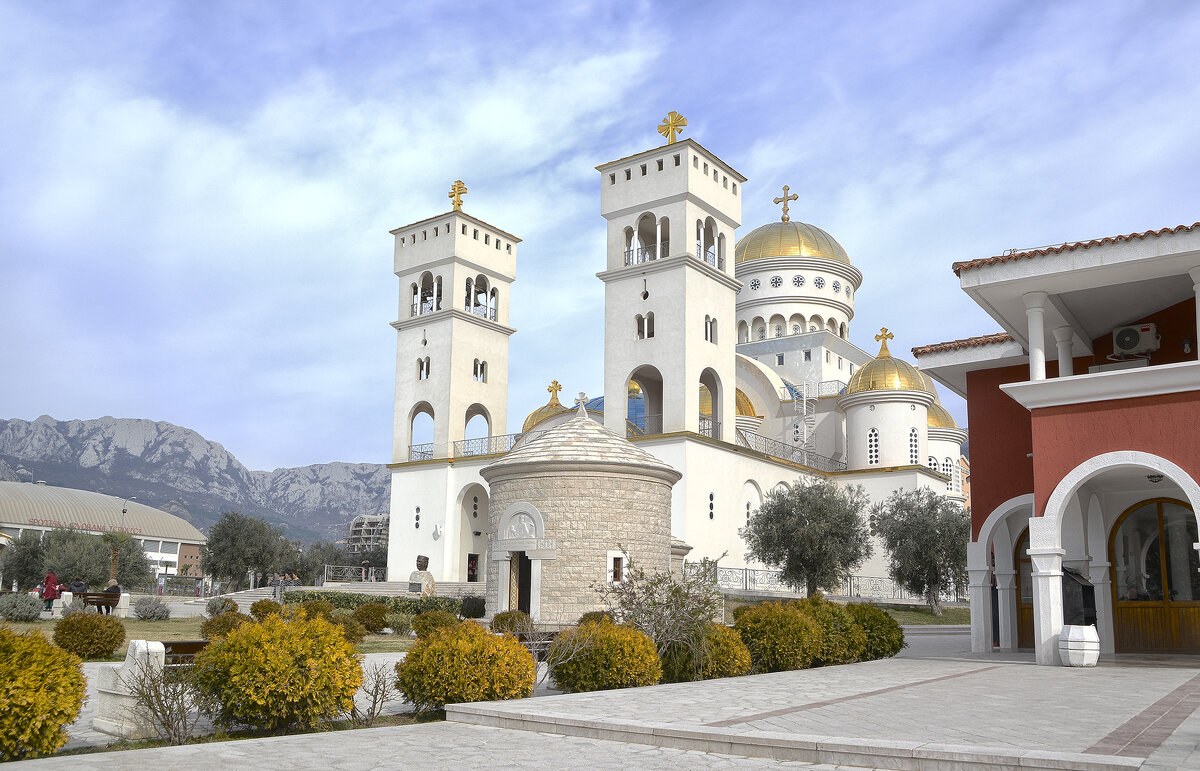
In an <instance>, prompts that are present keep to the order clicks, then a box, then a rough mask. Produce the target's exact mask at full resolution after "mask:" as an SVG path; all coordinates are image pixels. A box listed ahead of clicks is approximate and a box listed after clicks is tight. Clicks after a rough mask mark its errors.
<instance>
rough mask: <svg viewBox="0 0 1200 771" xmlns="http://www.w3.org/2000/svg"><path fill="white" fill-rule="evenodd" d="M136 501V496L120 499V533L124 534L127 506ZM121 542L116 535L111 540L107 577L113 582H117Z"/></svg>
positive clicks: (119, 536)
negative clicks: (110, 556)
mask: <svg viewBox="0 0 1200 771" xmlns="http://www.w3.org/2000/svg"><path fill="white" fill-rule="evenodd" d="M136 500H137V496H134V495H131V496H129V497H128V498H122V499H121V531H120V532H121V533H124V532H125V514H126V513H128V511H129V507H128V506H127V504H128V503H129V502H130V501H136ZM122 542H123V539H122V537H121V535H117V536H116V537H114V538H113V545H112V558H111V559H110V560H109V564H108V577H109V578H110V579H112V580H113V581H116V580H117V567H118V565H117V560H118V558H119V557H120V554H121V544H122Z"/></svg>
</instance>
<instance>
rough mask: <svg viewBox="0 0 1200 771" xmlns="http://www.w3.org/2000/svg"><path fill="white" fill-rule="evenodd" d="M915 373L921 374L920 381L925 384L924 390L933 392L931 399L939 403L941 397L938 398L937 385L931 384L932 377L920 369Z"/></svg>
mask: <svg viewBox="0 0 1200 771" xmlns="http://www.w3.org/2000/svg"><path fill="white" fill-rule="evenodd" d="M917 374H918V375H920V376H921V382H923V383H924V384H925V390H926V391H928V392H929V393H931V394H933V400H934V401H935V402H937V403H939V404H941V399H939V398H938V392H937V386H935V385H934V384H933V378H931V377H930V376H929V375H928V374H927V373H925V372H922V371H921V370H917Z"/></svg>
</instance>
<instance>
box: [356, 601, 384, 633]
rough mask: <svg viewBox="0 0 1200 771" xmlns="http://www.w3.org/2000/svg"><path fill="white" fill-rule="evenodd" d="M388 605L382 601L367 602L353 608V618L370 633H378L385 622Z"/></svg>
mask: <svg viewBox="0 0 1200 771" xmlns="http://www.w3.org/2000/svg"><path fill="white" fill-rule="evenodd" d="M387 614H388V606H387V605H384V604H383V603H382V602H368V603H367V604H366V605H359V606H358V607H357V608H355V609H354V620H355V621H357V622H358V623H360V624H362V625H363V626H365V627H366V628H367V631H368V632H370V633H371V634H379V633H380V632H382V631H383V627H384V625H385V624H386V623H387Z"/></svg>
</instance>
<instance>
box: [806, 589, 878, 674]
mask: <svg viewBox="0 0 1200 771" xmlns="http://www.w3.org/2000/svg"><path fill="white" fill-rule="evenodd" d="M792 604H793V605H795V606H796V607H798V608H800V610H801V611H802V612H804V613H807V614H808V615H809V616H811V617H812V618H813V620H815V621H816V622H817V623H818V624H820V625H821V652H820V653H818V654H817V656H816V658H815V659H814V660H813V665H814V666H826V665H829V664H849V663H851V662H853V661H858V660H859V659H860V658H862V655H863V649H864V648H866V646H867V635H866V633H865V632H863V629H862V627H861V626H859V625H858V624H857V623H855V621H854V617H853V616H851V615H850V614H849V613H847V612H846V609H845V608H843V607H842V606H841V605H839V604H837V603H836V602H830V601H829V600H827V599H825V598H824V597H823V596H821V595H820V594H819V593H818V594H815V595H813V596H812V597H809V598H808V599H806V600H797V601H795V602H793V603H792Z"/></svg>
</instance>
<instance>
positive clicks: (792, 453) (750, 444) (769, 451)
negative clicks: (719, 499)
mask: <svg viewBox="0 0 1200 771" xmlns="http://www.w3.org/2000/svg"><path fill="white" fill-rule="evenodd" d="M737 443H738V444H740V445H741V446H743V447H746V448H749V449H751V450H754V451H755V452H761V453H762V454H763V455H770V456H771V457H772V458H779V459H780V460H786V461H790V462H792V463H799V464H800V465H801V466H808V467H809V468H813V469H816V470H817V471H845V470H846V464H845V462H844V461H840V460H834V459H833V458H827V457H825V456H824V455H818V454H817V453H815V452H809V451H808V450H805V449H804V448H803V447H792V446H791V445H788V444H784V443H783V442H780V441H776V440H775V439H769V438H767V437H765V436H762V435H761V434H756V433H754V432H753V431H738V432H737Z"/></svg>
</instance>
